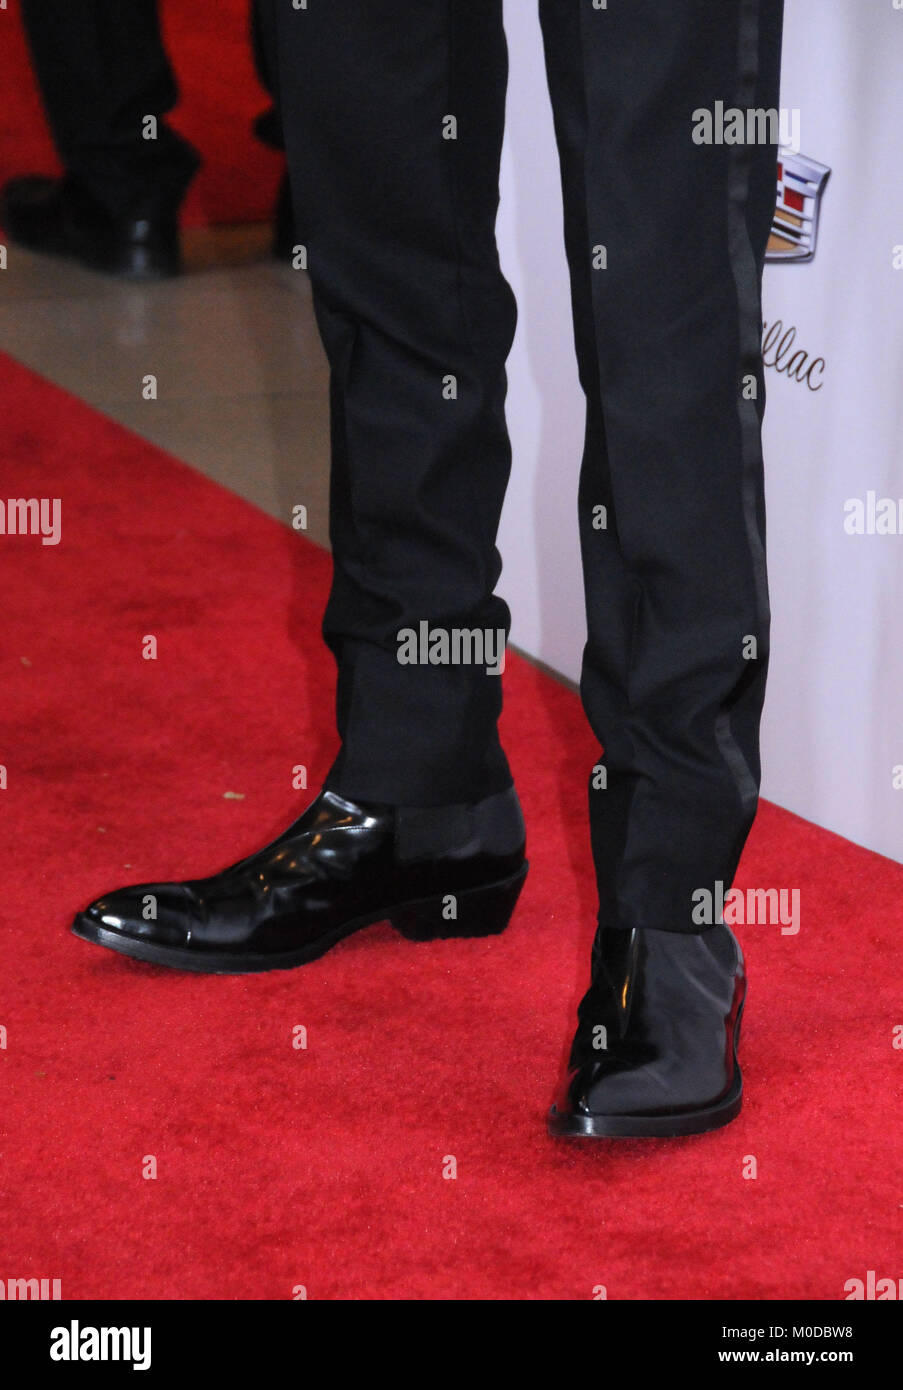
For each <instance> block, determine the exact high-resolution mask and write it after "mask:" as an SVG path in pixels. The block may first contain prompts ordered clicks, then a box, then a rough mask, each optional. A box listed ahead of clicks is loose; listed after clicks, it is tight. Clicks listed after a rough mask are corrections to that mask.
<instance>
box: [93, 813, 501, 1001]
mask: <svg viewBox="0 0 903 1390" xmlns="http://www.w3.org/2000/svg"><path fill="white" fill-rule="evenodd" d="M526 875H527V861H526V860H525V858H524V822H523V817H522V815H521V810H520V804H519V802H518V799H517V794H516V792H515V791H514V789H513V787H512V788H511V789H510V790H508V791H505V792H501V793H499V794H497V795H495V796H491V797H488V798H487V799H486V800H485V801H481V802H479V803H477V805H475V806H458V807H438V808H435V809H429V810H410V811H409V810H406V809H404V808H394V807H391V806H375V805H371V804H369V803H368V804H367V805H366V806H361V805H356V804H355V803H354V802H351V801H347V800H345V799H344V798H343V797H340V796H337V795H336V793H335V792H332V791H323V792H321V793H320V795H319V796H318V797H317V799H316V800H315V801H314V802H313V803H312V805H310V806H309V807H308V808H307V810H306V811H305V812H304V814H303V816H301V817H300V819H299V820H297V821H295V822H294V824H293V825H291V826H289V828H288V830H286V831H285V833H284V834H283V835H280V836H279V838H278V839H277V840H274V841H273V843H272V844H271V845H268V846H267V847H266V848H265V849H262V850H260V851H259V852H258V853H256V854H252V855H250V856H249V858H247V859H242V860H241V861H240V862H239V863H238V864H234V865H232V867H231V868H228V869H224V870H223V871H222V873H218V874H214V875H213V876H212V877H211V878H204V879H194V880H191V881H189V882H186V883H157V884H153V883H151V884H139V885H137V886H135V887H131V888H120V889H117V890H115V891H114V892H112V893H108V894H107V895H106V896H104V897H102V898H99V899H98V900H97V901H96V902H94V903H91V905H90V906H89V907H87V908H86V909H85V911H84V912H80V913H79V914H78V916H77V917H76V918H75V921H74V923H73V925H72V930H73V932H74V933H75V935H76V936H80V937H82V939H83V940H85V941H93V942H95V943H97V944H98V945H100V946H109V947H111V949H113V950H114V951H121V952H122V953H123V955H127V956H134V957H135V958H136V959H138V960H144V961H152V962H153V963H154V964H156V965H170V966H174V967H176V968H177V969H180V970H197V971H202V972H205V973H209V974H244V973H245V972H250V971H255V970H278V969H287V968H289V967H292V966H296V965H303V964H305V963H306V962H307V961H311V960H316V958H317V957H318V956H322V955H323V954H324V953H325V952H326V951H328V950H329V948H330V947H331V946H334V945H335V944H336V942H338V941H341V940H342V939H343V938H344V937H346V936H350V935H351V933H352V932H355V931H358V930H360V928H361V927H366V926H369V925H370V923H372V922H381V921H385V920H388V921H390V922H391V923H392V925H393V926H394V927H396V928H397V929H398V931H400V932H401V933H402V935H403V936H407V937H409V938H410V939H411V940H413V941H431V940H433V939H434V938H436V937H451V936H490V935H493V934H494V933H497V932H500V931H503V930H504V928H505V927H506V926H507V924H508V919H509V918H510V916H511V914H512V912H513V911H514V905H515V903H516V902H517V898H518V894H519V893H520V890H521V888H522V886H523V883H524V879H525V878H526Z"/></svg>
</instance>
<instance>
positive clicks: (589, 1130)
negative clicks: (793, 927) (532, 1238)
mask: <svg viewBox="0 0 903 1390" xmlns="http://www.w3.org/2000/svg"><path fill="white" fill-rule="evenodd" d="M745 993H746V975H745V972H744V967H743V955H742V952H741V950H740V947H739V945H738V943H737V940H736V938H735V937H734V935H733V933H732V932H731V930H730V928H729V927H726V926H724V925H718V926H714V927H710V928H708V929H707V930H706V931H704V932H700V933H699V934H698V935H690V934H684V933H678V932H667V931H654V930H652V929H650V928H643V929H639V930H634V931H624V930H620V929H617V928H613V927H600V928H599V931H598V932H597V934H596V940H595V942H594V944H593V969H592V984H591V985H590V988H589V990H588V992H587V994H586V995H585V997H584V999H583V1001H582V1002H581V1004H580V1008H579V1009H578V1017H579V1024H578V1027H577V1035H576V1037H575V1039H574V1045H573V1048H572V1050H571V1058H570V1071H569V1074H568V1077H567V1080H566V1081H565V1084H564V1086H563V1087H562V1092H561V1095H560V1096H559V1098H558V1100H557V1102H556V1104H555V1105H553V1107H552V1110H551V1113H550V1115H549V1132H550V1133H551V1134H555V1135H566V1136H572V1137H573V1136H584V1137H587V1138H599V1139H603V1138H610V1139H616V1138H624V1139H627V1138H644V1137H668V1136H673V1135H680V1134H702V1133H704V1132H705V1131H706V1130H710V1129H717V1128H718V1127H719V1126H721V1125H726V1124H727V1123H728V1122H729V1121H730V1120H733V1119H734V1118H735V1116H737V1115H738V1114H739V1113H740V1105H741V1100H742V1090H743V1087H742V1081H741V1077H740V1068H739V1066H738V1065H737V1045H738V1042H739V1038H740V1018H741V1014H742V1011H743V999H744V995H745Z"/></svg>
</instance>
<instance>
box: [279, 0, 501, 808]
mask: <svg viewBox="0 0 903 1390" xmlns="http://www.w3.org/2000/svg"><path fill="white" fill-rule="evenodd" d="M272 4H273V7H274V13H275V18H276V21H277V40H278V41H277V50H278V87H279V97H280V102H281V106H282V110H283V123H284V127H285V136H286V148H287V154H288V160H289V168H290V173H291V178H292V186H293V194H294V197H295V200H296V206H297V213H298V219H299V222H300V223H301V224H302V225H304V226H305V227H306V228H308V230H309V234H308V237H307V245H308V266H309V271H310V278H311V283H312V287H313V294H314V304H315V309H316V315H317V321H318V324H319V327H320V331H321V334H322V338H323V342H324V345H325V348H326V352H327V355H328V358H329V364H330V371H331V415H332V477H331V517H330V535H331V541H332V548H333V559H334V580H333V586H332V592H331V595H330V599H329V604H328V607H327V611H326V616H325V620H324V635H325V637H326V640H327V642H328V643H329V645H330V646H331V648H332V650H333V652H334V653H335V656H336V659H337V662H338V669H339V680H338V701H337V717H338V726H339V733H340V735H341V739H342V747H341V752H340V754H339V757H338V759H337V762H336V764H335V765H334V767H333V769H332V771H331V773H330V775H329V778H328V785H329V786H330V787H331V788H332V789H333V790H335V791H337V792H339V793H341V794H344V795H345V796H348V797H352V798H359V799H362V800H367V799H372V800H380V801H391V802H395V803H399V804H405V805H411V806H418V805H419V806H435V805H441V804H444V803H449V802H452V803H454V802H468V801H469V802H473V801H477V800H479V799H480V798H482V797H484V796H488V795H490V794H491V793H493V792H497V791H500V790H502V789H504V788H505V787H507V786H509V785H510V781H511V777H510V772H509V769H508V765H507V761H506V759H505V757H504V754H503V753H502V750H501V747H500V745H499V743H498V736H497V731H496V721H497V717H498V713H499V710H500V706H501V689H500V681H499V678H498V676H497V675H488V674H487V673H486V669H485V666H480V665H476V664H457V665H454V664H448V665H444V666H443V665H419V664H418V665H401V664H399V661H398V651H399V644H398V633H399V631H400V630H402V629H405V628H414V629H415V630H419V624H420V623H421V622H422V621H426V622H427V623H428V624H429V627H430V629H435V628H443V629H446V630H448V629H453V628H466V629H491V630H494V631H498V630H499V629H501V630H503V631H504V632H505V634H507V631H508V627H509V614H508V609H507V607H506V605H505V604H504V603H503V602H502V600H501V599H499V598H497V597H494V595H493V590H494V588H495V584H496V581H497V579H498V576H499V572H500V568H501V564H500V560H499V556H498V552H497V550H496V546H495V538H496V531H497V528H498V521H499V515H500V512H501V506H502V500H503V497H504V492H505V487H506V484H507V480H508V474H509V468H510V447H509V443H508V437H507V432H506V428H505V421H504V398H505V385H506V383H505V367H504V364H505V359H506V357H507V354H508V351H509V349H510V345H511V340H512V337H513V333H514V322H515V306H514V299H513V295H512V293H511V291H510V289H509V287H508V285H507V283H506V281H505V280H504V279H503V277H502V274H501V271H500V269H499V264H498V255H497V251H496V244H495V232H494V224H495V214H496V208H497V203H498V166H499V157H500V150H501V141H502V129H503V122H504V103H505V84H506V75H507V53H506V46H505V38H504V31H503V29H502V22H501V5H500V0H441V3H431V2H430V0H380V3H374V0H341V3H336V0H329V3H311V4H310V5H309V6H308V8H307V9H298V10H296V9H294V8H293V6H292V4H291V2H290V0H272ZM449 117H454V119H455V121H456V123H457V130H456V132H454V131H453V129H452V127H451V126H450V125H449V122H448V118H449ZM452 133H454V134H456V138H454V139H452V138H446V137H447V136H449V135H451V134H452ZM452 377H453V378H454V381H455V384H454V385H453V386H452V385H450V383H449V378H452Z"/></svg>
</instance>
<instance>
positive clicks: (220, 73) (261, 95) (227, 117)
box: [0, 0, 282, 225]
mask: <svg viewBox="0 0 903 1390" xmlns="http://www.w3.org/2000/svg"><path fill="white" fill-rule="evenodd" d="M249 6H250V0H218V3H217V4H216V5H197V4H193V3H192V0H161V13H162V16H163V27H164V33H165V37H166V44H167V52H168V53H169V56H170V61H171V62H172V65H173V68H174V69H175V73H176V77H177V79H178V82H179V87H180V91H181V99H180V102H179V105H178V107H177V108H176V110H175V111H174V113H173V116H172V124H173V125H174V126H175V127H176V129H177V130H179V131H181V133H182V134H183V135H186V136H187V137H188V139H189V140H191V141H192V143H193V144H194V145H195V147H196V148H197V149H198V150H200V152H201V154H202V155H203V157H204V165H203V167H202V169H201V171H200V173H199V174H198V176H197V178H196V179H195V181H194V183H193V185H192V187H191V191H190V192H189V194H188V197H187V199H186V201H185V206H184V220H185V222H186V224H188V225H197V224H206V223H213V222H263V221H268V220H269V218H270V216H271V214H272V210H273V204H274V201H275V196H276V186H277V183H278V180H279V175H280V173H281V170H282V158H281V156H280V155H279V154H278V153H276V152H275V151H273V150H270V149H267V147H266V146H265V145H261V143H260V141H259V140H256V139H255V138H254V136H253V135H252V133H251V123H252V121H253V119H254V117H255V116H257V115H258V114H259V113H260V112H261V111H263V110H265V109H266V107H267V106H268V104H269V99H268V97H267V96H266V93H265V92H264V91H263V89H262V88H261V86H260V84H259V83H258V81H257V75H256V73H255V71H254V63H253V58H252V54H251V47H250V41H249V37H248V23H249V20H248V15H249ZM0 35H2V39H0V92H2V93H3V100H2V102H0V183H2V182H4V181H5V180H6V179H8V178H11V177H12V176H13V175H16V174H31V173H53V172H54V171H55V170H56V169H57V168H58V162H57V159H56V156H55V154H54V150H53V144H52V142H51V140H50V136H49V133H48V130H47V122H46V119H45V117H44V111H43V107H42V105H41V98H40V95H39V94H38V90H37V86H36V84H35V80H34V77H33V75H32V71H31V61H30V58H29V55H28V49H27V47H26V44H25V35H24V32H23V30H22V21H21V18H20V16H19V13H18V5H17V4H16V0H10V7H9V9H8V10H6V11H3V12H0Z"/></svg>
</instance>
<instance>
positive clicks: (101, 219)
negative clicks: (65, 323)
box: [0, 174, 180, 280]
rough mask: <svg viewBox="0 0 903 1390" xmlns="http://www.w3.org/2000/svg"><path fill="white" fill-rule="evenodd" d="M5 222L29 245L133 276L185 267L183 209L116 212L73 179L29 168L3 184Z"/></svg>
mask: <svg viewBox="0 0 903 1390" xmlns="http://www.w3.org/2000/svg"><path fill="white" fill-rule="evenodd" d="M0 223H2V225H3V227H4V228H5V230H6V232H7V235H8V236H9V238H10V239H11V240H12V241H13V242H16V243H17V244H18V245H20V246H24V247H27V249H28V250H29V251H38V252H41V253H42V254H44V255H50V256H65V257H68V258H69V259H70V260H75V261H79V262H80V263H81V264H82V265H85V266H87V267H88V268H89V269H91V270H98V271H102V272H103V273H105V274H107V275H117V276H121V277H122V278H124V279H129V280H159V279H163V278H165V277H167V276H171V275H177V274H178V273H179V270H180V258H179V227H178V215H177V213H176V212H175V211H172V212H170V213H166V214H159V215H157V216H155V217H120V218H114V217H112V216H111V215H110V213H109V212H107V210H106V209H105V208H103V207H102V206H101V205H100V204H99V203H98V202H97V201H96V200H95V199H94V198H92V197H91V195H90V194H89V193H88V192H87V191H86V190H85V189H83V188H82V187H81V186H80V185H79V184H77V183H76V182H75V181H74V180H73V179H69V178H61V179H52V178H45V177H43V176H42V175H38V174H28V175H25V176H23V177H22V178H16V179H11V180H10V181H9V182H8V183H7V184H5V185H4V186H3V188H2V190H0Z"/></svg>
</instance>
